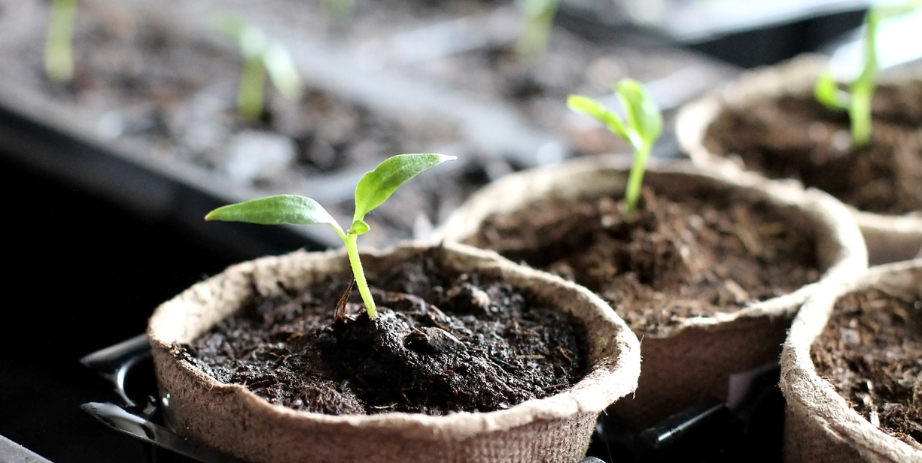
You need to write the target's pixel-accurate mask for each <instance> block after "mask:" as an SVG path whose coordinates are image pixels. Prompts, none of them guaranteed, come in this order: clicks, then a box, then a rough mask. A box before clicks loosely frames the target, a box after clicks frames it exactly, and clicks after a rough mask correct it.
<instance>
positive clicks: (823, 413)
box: [779, 259, 922, 462]
mask: <svg viewBox="0 0 922 463" xmlns="http://www.w3.org/2000/svg"><path fill="white" fill-rule="evenodd" d="M920 282H922V259H915V260H910V261H903V262H895V263H890V264H885V265H880V266H877V267H872V268H870V269H869V270H867V271H866V272H863V273H861V274H858V275H855V276H853V277H852V278H850V279H848V280H846V281H843V282H840V284H838V285H830V286H827V287H825V288H822V289H821V290H819V291H817V292H816V293H814V294H813V295H812V296H810V297H809V298H808V299H807V301H806V302H805V303H804V304H803V306H802V307H801V309H800V311H799V312H798V314H797V316H796V317H795V318H794V321H793V322H792V324H791V329H790V332H789V334H788V338H787V340H786V341H785V343H784V347H783V350H782V354H781V381H780V384H779V386H780V388H781V391H782V392H783V393H784V397H785V400H786V401H787V402H788V405H787V408H788V409H789V410H790V409H791V408H792V406H793V405H796V406H798V407H800V408H799V410H801V411H806V412H807V419H809V420H810V421H811V422H813V423H814V425H817V426H821V427H822V428H823V429H824V430H826V431H828V432H830V433H831V434H832V435H833V436H835V438H836V439H838V440H840V441H843V442H846V443H847V444H848V445H849V446H850V447H852V448H854V449H856V450H858V451H859V453H860V454H861V455H862V456H863V457H865V458H867V457H868V456H869V455H873V456H875V457H878V458H884V459H885V461H901V462H910V461H912V462H922V451H920V450H916V449H914V448H912V447H911V446H910V445H909V444H907V443H905V442H903V441H901V440H899V439H897V438H895V437H892V436H890V435H888V434H887V433H885V432H883V431H881V430H880V429H879V428H878V427H877V426H874V425H872V424H871V422H870V421H868V420H866V419H865V418H864V417H862V416H861V415H860V414H858V412H856V411H855V410H853V409H852V408H851V407H849V406H848V405H847V404H846V402H845V399H844V398H843V397H842V396H841V395H840V394H839V393H838V392H836V390H835V388H834V387H833V386H832V385H831V384H829V382H828V381H826V380H824V379H822V378H820V377H819V375H817V373H816V367H815V366H814V364H813V361H812V360H811V358H810V349H811V346H812V345H813V342H814V341H815V340H816V338H817V337H819V336H820V334H822V332H823V330H824V329H825V328H826V324H827V323H828V321H829V318H830V317H831V316H832V312H833V309H834V306H835V303H836V302H837V301H838V300H839V299H840V298H841V297H843V296H845V295H847V294H849V293H853V292H858V291H863V290H866V289H870V288H874V287H880V286H887V285H890V286H891V287H893V286H894V285H895V286H897V287H901V286H904V285H907V284H916V285H918V284H919V283H920ZM916 291H918V290H916ZM806 399H810V400H811V401H812V403H809V404H808V403H807V402H806V401H805V400H806ZM894 458H896V459H894Z"/></svg>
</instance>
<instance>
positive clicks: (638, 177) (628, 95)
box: [567, 79, 663, 218]
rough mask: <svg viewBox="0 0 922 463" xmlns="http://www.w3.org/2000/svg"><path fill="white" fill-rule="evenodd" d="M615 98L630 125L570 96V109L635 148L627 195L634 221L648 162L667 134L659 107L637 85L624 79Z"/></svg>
mask: <svg viewBox="0 0 922 463" xmlns="http://www.w3.org/2000/svg"><path fill="white" fill-rule="evenodd" d="M615 94H616V95H617V96H618V100H619V101H620V102H621V106H623V107H624V111H625V113H626V115H627V122H626V123H625V122H624V121H623V120H622V119H621V117H620V116H618V114H616V113H615V112H614V111H612V110H610V109H608V108H606V107H605V106H603V105H602V104H600V103H599V102H597V101H595V100H593V99H592V98H588V97H585V96H581V95H570V96H569V97H567V106H569V107H570V109H572V110H573V111H576V112H578V113H583V114H588V115H590V116H592V117H594V118H596V119H597V120H599V121H600V122H602V123H603V124H605V126H606V127H608V130H610V131H611V132H612V133H614V134H615V135H618V136H619V137H621V138H623V139H625V140H627V142H628V143H630V144H631V146H632V147H633V148H634V163H633V164H632V165H631V174H630V176H629V177H628V182H627V191H626V192H625V194H624V199H625V203H626V204H627V211H626V212H625V216H626V217H628V218H630V217H632V216H633V215H634V211H635V210H636V209H637V200H638V198H639V197H640V186H641V184H642V183H643V174H644V169H645V168H646V165H647V158H649V157H650V152H651V151H652V150H653V144H654V143H655V142H656V139H657V138H659V136H660V134H661V133H662V132H663V116H662V114H661V113H660V110H659V107H657V105H656V103H655V102H654V101H653V100H652V99H651V98H650V96H649V95H647V92H646V91H644V89H643V87H642V86H641V85H640V84H639V83H637V81H634V80H631V79H622V80H621V81H619V82H618V84H617V85H616V86H615Z"/></svg>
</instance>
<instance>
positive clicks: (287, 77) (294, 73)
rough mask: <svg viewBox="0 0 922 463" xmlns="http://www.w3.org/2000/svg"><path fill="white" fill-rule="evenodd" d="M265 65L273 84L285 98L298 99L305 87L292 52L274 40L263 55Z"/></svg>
mask: <svg viewBox="0 0 922 463" xmlns="http://www.w3.org/2000/svg"><path fill="white" fill-rule="evenodd" d="M263 65H264V66H265V67H266V71H267V72H268V73H269V78H270V79H271V80H272V85H274V86H275V88H276V90H278V91H279V93H281V94H282V96H284V97H285V98H288V99H290V100H295V99H298V97H300V96H301V92H302V90H303V88H304V83H303V81H302V80H301V76H300V75H299V74H298V68H297V66H295V61H294V58H292V57H291V53H289V52H288V49H287V48H285V46H284V45H282V44H281V43H279V42H272V43H270V44H269V48H267V49H266V54H265V56H263Z"/></svg>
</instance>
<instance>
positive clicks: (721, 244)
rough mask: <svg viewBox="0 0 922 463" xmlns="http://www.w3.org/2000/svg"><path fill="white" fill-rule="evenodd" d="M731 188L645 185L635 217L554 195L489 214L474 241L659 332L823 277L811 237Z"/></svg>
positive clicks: (610, 202) (609, 204) (603, 204)
mask: <svg viewBox="0 0 922 463" xmlns="http://www.w3.org/2000/svg"><path fill="white" fill-rule="evenodd" d="M731 196H732V195H723V196H718V197H713V198H686V199H683V200H682V201H672V200H669V199H667V198H664V197H662V196H659V195H655V194H653V193H652V191H651V190H649V189H645V190H644V191H643V194H642V199H641V202H640V205H639V206H638V211H637V213H636V217H635V219H634V220H632V221H626V220H625V219H624V216H623V214H622V212H621V211H622V210H623V209H624V204H623V202H622V201H621V200H620V199H615V198H611V197H603V198H601V199H599V200H596V201H591V202H587V201H580V202H574V201H564V200H560V199H548V200H543V201H539V202H537V203H536V204H534V205H532V206H531V207H529V208H528V209H525V210H522V211H519V212H517V213H515V214H512V215H508V216H502V215H494V216H491V217H489V218H488V219H487V221H486V223H485V224H484V226H483V227H482V228H481V231H480V232H478V234H477V235H475V236H473V237H472V238H471V239H469V240H468V243H470V244H474V245H476V246H480V247H485V248H488V249H493V250H496V251H498V252H499V253H501V254H503V255H504V256H506V257H508V258H510V259H512V260H514V261H524V262H526V263H528V264H529V265H531V266H533V267H537V268H541V269H544V270H547V271H550V272H552V273H556V274H558V275H560V276H562V277H564V278H566V279H569V280H573V281H576V282H577V283H579V284H581V285H584V286H586V287H588V288H589V289H591V290H592V291H594V292H596V293H597V294H599V295H600V296H602V298H603V299H605V300H606V301H607V302H609V303H610V304H611V305H612V307H613V308H614V309H615V311H616V312H617V313H618V315H619V316H621V318H623V319H624V320H625V321H627V323H628V324H629V325H630V326H631V329H632V330H634V332H635V333H652V332H656V331H657V330H658V329H662V328H665V327H669V326H674V325H675V324H677V323H679V322H681V321H682V320H684V319H687V318H690V317H698V316H711V315H713V314H715V313H718V312H733V311H735V310H738V309H740V308H742V307H744V306H746V305H748V304H751V303H753V302H755V301H761V300H766V299H770V298H773V297H776V296H780V295H783V294H787V293H790V292H792V291H794V290H796V289H798V288H800V287H801V286H803V285H805V284H807V283H811V282H814V281H816V280H817V279H818V278H819V275H820V271H819V270H818V269H817V267H816V258H815V244H814V239H815V238H814V237H813V236H812V235H810V234H808V233H803V232H801V231H799V230H795V229H791V228H789V226H788V225H786V220H785V219H783V218H782V217H780V216H779V215H777V213H775V212H773V211H772V209H770V208H769V207H768V206H767V205H766V204H762V203H757V204H752V203H748V202H740V201H734V200H733V198H732V197H731Z"/></svg>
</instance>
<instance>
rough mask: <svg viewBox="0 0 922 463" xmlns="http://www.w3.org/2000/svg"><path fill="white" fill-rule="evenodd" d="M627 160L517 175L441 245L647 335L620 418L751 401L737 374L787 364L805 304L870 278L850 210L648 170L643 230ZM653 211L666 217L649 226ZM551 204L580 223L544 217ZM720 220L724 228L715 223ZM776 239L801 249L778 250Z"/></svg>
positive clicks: (749, 185)
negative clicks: (575, 287)
mask: <svg viewBox="0 0 922 463" xmlns="http://www.w3.org/2000/svg"><path fill="white" fill-rule="evenodd" d="M630 162H631V158H630V157H625V156H601V157H598V158H594V159H580V160H576V161H570V162H566V163H563V164H560V165H557V166H554V167H550V168H543V169H535V170H530V171H525V172H522V173H519V174H513V175H510V176H507V177H506V178H504V179H502V180H500V181H497V182H495V183H493V184H491V185H489V186H487V187H485V188H483V189H482V190H480V191H479V192H478V193H476V194H475V195H474V196H472V197H471V198H470V199H469V200H468V201H467V202H466V203H465V204H464V205H463V206H462V207H461V208H460V209H458V210H457V211H456V212H455V213H454V214H453V215H452V216H450V217H449V219H448V220H447V222H445V223H444V224H443V225H442V226H440V227H439V229H438V230H437V231H438V233H437V236H439V237H441V238H442V239H443V240H445V241H460V242H465V243H468V244H473V245H476V246H479V247H484V248H489V249H494V250H498V251H499V252H500V253H501V254H503V255H506V256H507V257H510V258H511V259H512V260H514V261H524V262H525V263H528V264H529V265H531V266H534V267H537V268H541V269H544V270H548V271H551V272H554V273H557V274H560V275H562V276H565V277H566V278H569V279H573V280H574V281H576V282H578V283H581V284H585V285H586V286H587V287H588V288H589V289H591V290H593V291H596V292H597V293H598V294H599V295H600V296H602V298H603V299H605V300H606V301H607V302H609V303H610V304H611V305H612V307H614V308H615V310H616V311H617V312H618V314H619V315H620V316H621V317H622V318H623V319H625V320H626V321H627V322H628V324H629V326H631V327H632V329H633V330H634V332H635V334H637V336H638V338H641V355H642V358H643V364H642V368H641V376H640V381H639V385H638V389H637V391H636V393H635V394H633V395H632V396H631V397H630V398H628V399H625V400H622V401H619V403H617V404H616V405H615V407H614V411H615V412H616V413H618V414H619V415H620V416H622V417H623V418H625V419H627V420H629V421H630V422H633V423H635V424H637V425H642V426H649V425H651V424H653V423H656V422H658V421H659V420H661V419H663V418H664V417H666V416H669V415H671V414H673V413H676V412H678V411H680V410H683V409H684V408H685V407H688V406H689V405H692V404H694V403H695V402H696V401H698V400H704V399H709V398H715V399H720V400H723V401H726V402H728V403H730V404H731V405H733V404H734V403H738V401H739V400H740V397H739V394H741V393H744V391H742V390H739V389H738V388H734V387H732V386H731V385H730V383H731V376H732V375H734V374H735V373H742V372H747V371H751V370H754V369H757V368H760V367H764V366H765V365H767V364H771V363H775V364H777V359H778V356H779V354H780V346H781V343H782V342H783V341H784V337H785V332H786V330H787V328H788V325H789V322H790V320H791V319H792V318H793V316H794V313H795V311H796V309H797V308H798V307H799V305H800V304H801V303H802V302H803V301H804V299H805V298H806V297H807V295H809V294H811V293H812V292H813V291H814V290H815V289H816V288H817V287H819V286H821V285H823V284H828V283H829V282H831V281H836V280H839V279H841V278H843V277H845V276H848V275H851V274H854V273H856V272H860V271H862V270H863V269H864V268H865V267H866V260H867V255H866V251H865V248H864V243H863V241H862V239H861V234H860V232H859V230H858V228H857V226H856V225H855V223H854V221H853V220H852V218H851V216H850V214H849V213H848V210H847V209H846V208H845V207H844V206H843V205H842V204H841V203H839V202H838V201H836V200H835V199H833V198H832V197H830V196H829V195H827V194H825V193H823V192H820V191H817V190H807V191H804V190H802V189H800V188H797V187H794V186H792V185H786V184H778V183H775V182H770V181H766V180H764V179H762V178H760V177H757V176H755V175H751V174H747V173H738V172H734V173H733V175H732V176H725V175H722V174H721V173H720V172H717V171H714V170H712V171H706V170H704V169H701V168H699V167H696V166H693V165H692V164H690V163H688V162H684V161H680V162H669V163H665V162H664V163H657V162H652V163H651V164H650V165H649V166H648V168H647V172H646V175H645V178H644V185H645V187H644V188H645V189H646V191H645V192H644V194H643V196H642V200H641V205H640V206H639V207H638V212H637V218H636V219H634V221H633V222H632V221H631V220H630V219H625V218H624V214H623V209H622V206H621V203H620V202H619V201H621V198H622V196H623V194H624V189H625V183H626V180H627V177H628V171H629V168H630ZM651 204H658V205H659V206H656V207H657V208H660V209H662V210H663V211H665V212H663V214H664V215H663V216H662V217H660V216H659V215H655V216H654V217H652V218H651V217H650V215H648V214H654V212H651V211H649V210H650V209H651V208H652V207H653V206H651ZM716 204H720V205H721V206H720V207H722V208H723V209H720V210H718V209H715V207H716V206H713V205H716ZM550 206H554V207H556V208H559V209H560V210H563V211H572V214H571V213H569V212H567V213H565V214H564V215H563V216H562V217H546V210H547V209H549V208H550ZM678 207H685V208H686V209H676V208H678ZM675 210H678V211H679V212H677V213H676V212H674V211H675ZM721 211H723V212H721ZM567 214H570V215H567ZM656 214H659V212H656ZM721 214H725V215H726V216H727V217H728V218H727V219H726V220H727V221H725V222H720V223H713V224H712V223H711V220H712V216H716V217H722V215H721ZM758 214H762V215H764V216H765V217H766V219H764V220H762V219H759V220H755V219H753V218H754V217H757V216H758ZM517 217H521V223H519V222H515V221H516V220H519V219H518V218H517ZM753 220H754V221H753ZM676 224H680V225H681V226H680V227H679V228H678V229H677V228H676V226H677V225H676ZM682 224H684V225H682ZM682 227H684V228H682ZM587 230H588V231H587ZM670 230H672V231H670ZM763 231H764V233H763ZM670 233H671V234H670ZM522 237H525V239H524V241H525V243H524V244H519V243H518V241H519V240H522ZM779 239H781V240H782V241H784V242H785V243H787V242H791V243H794V244H791V245H790V246H788V247H787V248H784V247H782V248H780V250H778V251H772V250H770V249H769V248H771V243H774V242H776V241H777V240H779ZM517 246H520V247H517ZM785 246H787V245H785ZM785 249H787V250H785ZM712 251H714V252H712ZM717 251H719V252H720V253H716V252H717ZM779 253H787V254H789V255H778V254H779ZM599 256H601V257H599ZM701 256H710V257H708V259H709V260H702V259H704V257H701ZM763 261H764V262H763ZM788 261H797V262H800V263H802V264H803V266H806V267H807V269H806V270H805V269H804V267H803V266H800V264H798V265H796V266H795V265H793V264H791V263H790V262H788ZM753 265H756V266H755V267H753ZM724 266H726V268H722V267H724ZM747 275H748V276H747ZM792 275H797V276H798V278H797V279H790V278H793V277H792ZM782 282H783V283H782ZM760 285H762V286H767V288H768V289H766V288H762V289H759V286H760Z"/></svg>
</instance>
